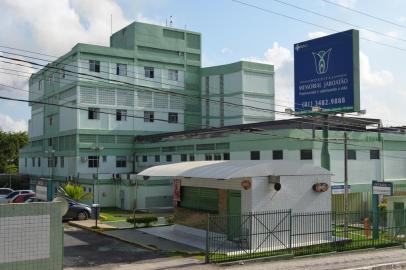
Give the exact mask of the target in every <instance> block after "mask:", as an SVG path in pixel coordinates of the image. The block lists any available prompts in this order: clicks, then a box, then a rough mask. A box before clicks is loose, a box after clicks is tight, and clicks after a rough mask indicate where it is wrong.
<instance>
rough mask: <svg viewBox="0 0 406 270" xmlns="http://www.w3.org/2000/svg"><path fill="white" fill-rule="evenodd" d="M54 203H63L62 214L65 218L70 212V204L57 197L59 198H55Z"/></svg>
mask: <svg viewBox="0 0 406 270" xmlns="http://www.w3.org/2000/svg"><path fill="white" fill-rule="evenodd" d="M52 202H59V203H61V213H62V216H64V215H65V214H66V213H67V212H68V209H69V202H68V201H67V200H66V199H65V198H64V197H60V196H57V197H55V198H54V199H53V200H52Z"/></svg>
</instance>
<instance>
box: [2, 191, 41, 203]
mask: <svg viewBox="0 0 406 270" xmlns="http://www.w3.org/2000/svg"><path fill="white" fill-rule="evenodd" d="M20 194H34V196H35V192H34V191H32V190H15V191H13V192H11V193H10V194H8V195H7V196H6V197H2V198H0V203H8V202H11V201H13V200H14V199H15V198H16V197H17V196H18V195H20ZM31 197H33V196H31Z"/></svg>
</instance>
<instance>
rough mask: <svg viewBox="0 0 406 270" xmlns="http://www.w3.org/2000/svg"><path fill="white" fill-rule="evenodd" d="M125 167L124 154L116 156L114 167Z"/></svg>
mask: <svg viewBox="0 0 406 270" xmlns="http://www.w3.org/2000/svg"><path fill="white" fill-rule="evenodd" d="M125 167H127V157H126V156H116V168H125Z"/></svg>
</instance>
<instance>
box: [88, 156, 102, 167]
mask: <svg viewBox="0 0 406 270" xmlns="http://www.w3.org/2000/svg"><path fill="white" fill-rule="evenodd" d="M87 161H88V167H89V168H97V167H99V158H98V156H88V157H87Z"/></svg>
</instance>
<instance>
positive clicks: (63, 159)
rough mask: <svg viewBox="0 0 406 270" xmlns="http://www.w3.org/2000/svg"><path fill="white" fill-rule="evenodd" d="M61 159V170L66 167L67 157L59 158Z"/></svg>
mask: <svg viewBox="0 0 406 270" xmlns="http://www.w3.org/2000/svg"><path fill="white" fill-rule="evenodd" d="M59 159H60V164H61V168H64V167H65V157H59Z"/></svg>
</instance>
